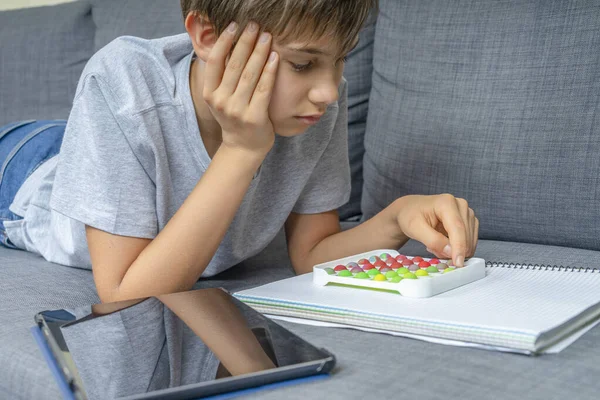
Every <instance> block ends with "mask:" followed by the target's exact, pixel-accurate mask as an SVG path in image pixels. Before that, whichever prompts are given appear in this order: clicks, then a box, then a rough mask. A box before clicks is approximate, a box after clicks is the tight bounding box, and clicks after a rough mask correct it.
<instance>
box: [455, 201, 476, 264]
mask: <svg viewBox="0 0 600 400" xmlns="http://www.w3.org/2000/svg"><path fill="white" fill-rule="evenodd" d="M456 206H457V207H458V211H459V213H460V217H461V218H462V221H463V224H464V226H465V244H466V249H465V254H464V255H465V257H468V256H469V255H470V253H471V244H472V243H473V235H472V232H473V225H472V224H471V221H470V220H469V204H468V203H467V201H466V200H465V199H461V198H457V199H456Z"/></svg>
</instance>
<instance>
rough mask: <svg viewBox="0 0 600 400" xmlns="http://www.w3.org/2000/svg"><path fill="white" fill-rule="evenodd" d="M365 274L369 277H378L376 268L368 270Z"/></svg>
mask: <svg viewBox="0 0 600 400" xmlns="http://www.w3.org/2000/svg"><path fill="white" fill-rule="evenodd" d="M367 274H369V276H375V275H378V274H379V271H378V270H377V268H373V269H370V270H369V271H368V272H367Z"/></svg>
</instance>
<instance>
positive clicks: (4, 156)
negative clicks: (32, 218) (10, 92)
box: [0, 120, 67, 248]
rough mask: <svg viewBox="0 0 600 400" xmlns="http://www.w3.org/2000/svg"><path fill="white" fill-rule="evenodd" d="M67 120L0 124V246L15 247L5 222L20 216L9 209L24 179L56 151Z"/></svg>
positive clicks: (56, 152)
mask: <svg viewBox="0 0 600 400" xmlns="http://www.w3.org/2000/svg"><path fill="white" fill-rule="evenodd" d="M66 124H67V121H64V120H56V121H33V120H32V121H21V122H15V123H11V124H8V125H6V126H2V127H0V245H4V246H6V247H10V248H14V246H13V245H12V243H11V242H10V240H8V237H7V235H6V230H5V228H4V221H15V220H18V219H21V217H20V216H18V215H16V214H14V213H13V212H11V211H10V210H9V207H10V205H11V204H12V202H13V200H14V198H15V196H16V194H17V191H18V190H19V188H20V187H21V185H23V183H24V182H25V180H26V179H27V178H28V177H29V176H30V175H31V174H32V173H33V171H35V170H36V169H37V167H39V166H40V165H42V164H43V163H44V162H45V161H47V160H48V159H50V158H52V157H54V156H55V155H57V154H58V152H59V150H60V146H61V144H62V139H63V135H64V132H65V126H66Z"/></svg>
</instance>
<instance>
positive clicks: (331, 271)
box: [323, 268, 335, 275]
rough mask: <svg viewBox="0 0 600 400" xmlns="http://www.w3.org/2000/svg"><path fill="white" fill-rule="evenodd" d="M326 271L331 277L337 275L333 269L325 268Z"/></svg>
mask: <svg viewBox="0 0 600 400" xmlns="http://www.w3.org/2000/svg"><path fill="white" fill-rule="evenodd" d="M323 269H324V270H325V272H327V273H328V274H329V275H335V271H334V270H333V268H323Z"/></svg>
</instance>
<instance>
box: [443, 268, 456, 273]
mask: <svg viewBox="0 0 600 400" xmlns="http://www.w3.org/2000/svg"><path fill="white" fill-rule="evenodd" d="M455 269H456V268H450V267H448V268H446V269H445V270H444V273H445V274H447V273H448V272H452V271H454V270H455Z"/></svg>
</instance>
